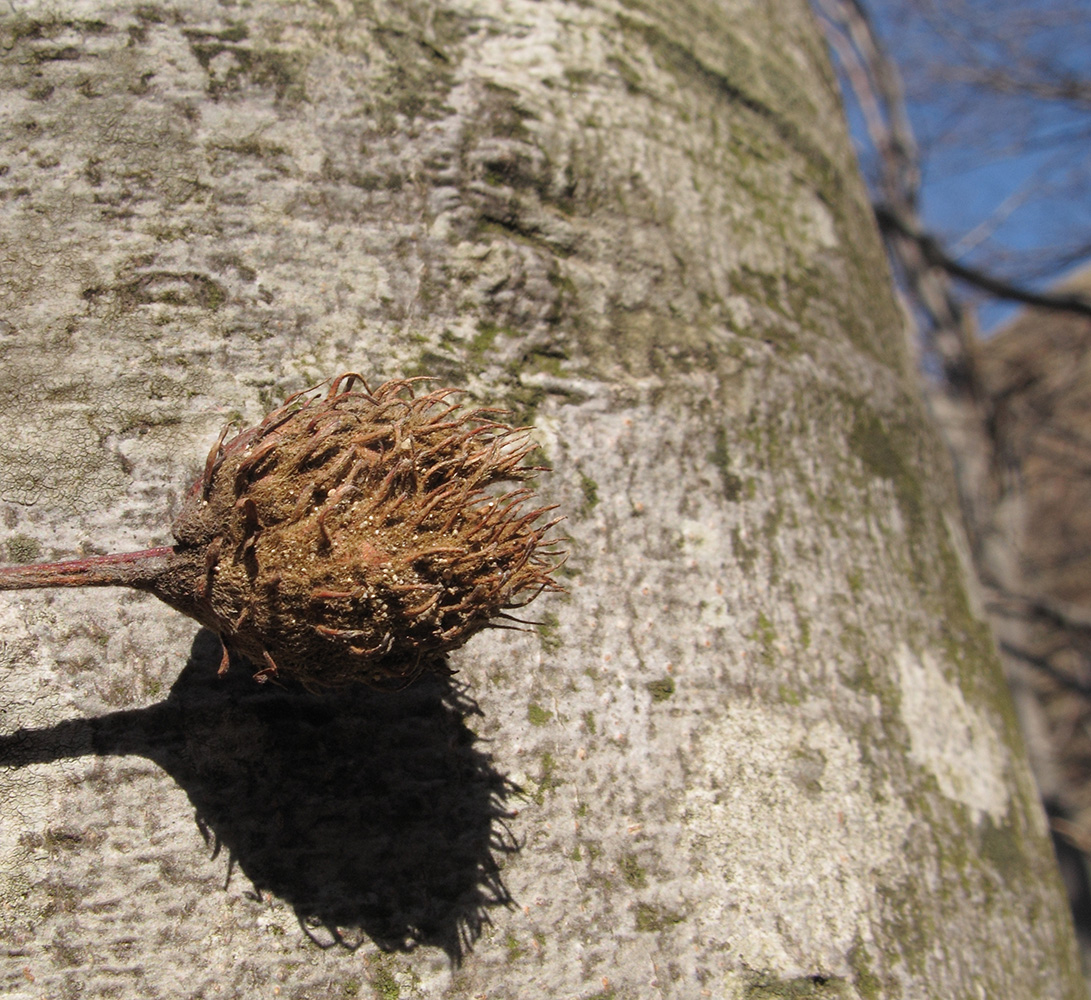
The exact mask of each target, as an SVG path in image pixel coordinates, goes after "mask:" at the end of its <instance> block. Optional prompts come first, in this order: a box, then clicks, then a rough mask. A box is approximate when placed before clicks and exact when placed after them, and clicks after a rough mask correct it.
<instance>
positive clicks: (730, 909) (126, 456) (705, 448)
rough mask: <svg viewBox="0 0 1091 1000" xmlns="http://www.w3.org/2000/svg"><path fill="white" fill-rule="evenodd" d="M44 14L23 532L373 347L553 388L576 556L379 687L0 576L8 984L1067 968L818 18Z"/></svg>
mask: <svg viewBox="0 0 1091 1000" xmlns="http://www.w3.org/2000/svg"><path fill="white" fill-rule="evenodd" d="M15 6H16V12H15V13H13V14H7V15H5V17H4V20H3V22H0V32H2V35H0V42H2V45H0V53H2V58H0V73H2V87H3V95H4V97H3V102H2V113H3V128H2V129H0V134H2V135H3V136H4V139H3V141H2V146H0V165H2V166H0V170H2V176H0V185H2V189H3V196H4V200H3V207H2V209H0V211H2V214H0V242H2V246H3V255H4V261H5V263H4V267H3V272H2V279H0V296H2V298H0V303H2V305H0V315H2V320H0V352H2V353H0V359H2V360H0V363H2V366H3V367H2V369H0V377H2V383H3V384H2V390H3V391H2V393H0V400H2V404H0V405H2V407H3V427H4V433H5V436H6V439H7V444H6V446H5V447H4V449H3V450H2V452H0V497H2V499H3V501H4V508H3V511H4V516H5V518H6V525H7V529H8V533H7V535H6V538H7V549H8V555H9V557H11V558H12V559H14V560H24V561H27V560H30V559H33V558H37V557H43V558H46V557H48V558H52V557H64V556H70V555H73V554H75V553H77V552H79V551H81V550H84V551H99V550H102V549H123V548H141V547H145V546H149V545H154V544H163V543H166V542H169V540H170V539H169V533H168V530H167V525H168V524H169V520H170V517H171V516H172V515H173V514H174V513H176V512H177V510H178V507H179V496H180V494H181V492H182V491H183V490H184V489H185V487H186V486H187V485H188V482H189V481H190V480H191V479H192V478H194V477H196V475H197V474H198V472H199V471H200V467H201V464H202V462H203V457H204V455H205V453H206V452H207V448H208V446H209V445H210V444H211V442H212V441H213V440H214V439H215V437H216V434H217V433H218V431H219V429H220V427H221V426H222V425H223V423H225V422H226V421H227V420H228V419H229V418H232V417H236V416H241V417H242V418H243V419H245V420H246V421H248V422H250V421H252V420H254V419H256V418H257V417H258V416H260V414H261V413H262V412H263V411H264V410H265V409H267V408H268V407H269V406H271V405H272V404H273V403H274V402H277V401H279V399H280V398H282V397H283V396H284V395H285V394H286V393H287V392H288V391H291V390H295V389H299V388H302V387H303V386H305V385H308V384H313V383H315V382H317V381H319V380H320V379H322V378H324V377H326V376H328V375H331V374H335V373H337V372H339V371H341V370H344V369H357V370H361V371H363V372H365V373H366V374H367V375H368V376H369V377H370V378H372V379H373V380H375V381H380V380H382V379H384V378H387V377H393V376H400V375H406V374H429V375H435V376H438V377H440V378H442V379H444V380H445V381H450V382H453V383H459V384H463V385H465V386H466V387H467V388H468V389H469V391H470V392H471V394H472V396H473V397H474V398H475V399H480V400H482V401H487V402H490V403H499V404H503V405H507V406H510V407H512V408H513V409H515V410H516V411H517V412H518V414H519V416H520V417H521V418H522V419H524V420H526V421H528V422H533V424H534V426H535V428H536V433H537V435H538V437H539V440H540V441H541V445H542V452H543V456H544V461H546V462H548V463H549V464H550V465H552V467H553V470H554V471H553V472H552V474H550V475H549V476H548V477H546V478H545V480H544V481H543V483H542V492H543V493H544V495H545V496H546V497H547V498H548V499H549V500H550V501H551V502H557V503H560V504H561V505H562V506H563V508H564V509H565V510H566V511H567V513H568V514H569V519H568V521H567V522H566V532H567V534H568V536H569V541H568V543H567V547H568V549H569V551H570V561H569V564H568V576H567V585H568V587H569V592H568V594H567V595H564V596H557V597H553V598H548V599H544V600H542V601H540V602H538V603H537V604H536V605H535V606H534V608H533V611H534V612H535V613H536V614H537V616H538V617H539V618H540V620H541V624H539V625H538V626H537V628H536V630H535V631H534V632H532V633H529V634H528V633H511V632H502V633H496V634H490V635H486V636H479V637H477V638H476V639H475V640H474V641H473V642H472V643H471V644H470V645H469V646H468V647H466V648H465V649H464V650H461V651H460V652H459V653H458V654H456V655H455V656H454V657H453V661H454V663H455V665H456V666H457V667H458V668H459V670H460V673H459V674H458V676H457V680H458V682H459V683H458V684H440V683H438V682H436V683H427V684H423V685H421V686H419V687H415V688H413V689H410V690H409V691H407V692H403V693H402V694H400V695H379V694H374V693H370V692H360V691H353V692H347V693H344V694H340V695H337V696H332V697H316V696H310V695H305V694H302V693H299V692H295V691H292V690H287V689H281V690H277V689H272V690H270V689H268V688H258V687H257V686H255V685H254V684H253V682H252V681H250V680H249V678H248V677H247V676H246V674H245V671H237V674H238V676H231V677H229V678H228V679H226V680H224V681H217V680H216V678H215V669H216V664H217V659H218V650H217V648H216V644H215V642H214V640H213V639H212V638H211V637H210V636H209V635H208V634H207V633H198V634H197V637H196V639H195V638H194V634H195V626H193V625H192V624H191V623H190V622H189V621H187V620H185V619H183V618H181V617H180V616H178V615H176V614H175V613H174V612H172V611H170V610H169V609H167V608H166V607H164V606H161V605H159V604H157V603H155V602H154V601H152V600H151V599H147V598H144V597H142V596H140V595H132V594H122V593H118V594H117V595H116V597H115V595H114V594H113V592H108V591H101V592H88V593H79V592H63V593H55V594H51V593H41V594H20V595H4V597H3V599H2V600H0V623H2V629H3V631H2V633H0V635H2V640H3V641H2V645H0V678H2V684H3V692H4V697H3V707H2V709H0V720H2V725H3V727H4V730H5V732H7V733H9V734H11V735H10V736H8V737H6V738H5V739H4V740H3V742H2V744H0V753H2V757H0V760H3V761H4V762H5V764H6V765H7V767H6V769H5V770H4V771H3V773H2V774H0V796H2V803H3V809H2V814H0V859H2V860H0V873H2V884H0V903H2V911H0V914H2V920H3V924H4V928H3V929H4V942H5V946H6V949H7V950H6V953H5V957H4V959H3V963H2V973H3V982H4V988H5V990H6V992H7V993H8V995H11V996H26V997H37V996H42V995H46V996H50V997H53V996H68V995H73V996H74V995H75V994H76V992H77V991H78V990H79V989H80V988H82V996H84V997H91V996H96V997H97V996H107V995H116V994H117V993H118V992H120V993H124V994H126V995H131V996H142V995H166V996H209V997H211V996H244V995H246V996H249V995H258V994H259V993H260V994H261V995H273V994H277V993H278V991H279V994H280V995H284V996H297V997H306V998H308V1000H310V998H318V997H345V996H352V995H361V996H369V995H377V996H380V997H383V998H391V997H395V996H405V997H413V996H424V997H439V996H444V997H466V998H469V997H479V996H489V997H516V996H557V997H580V998H584V1000H590V998H591V997H599V998H602V1000H605V998H607V997H615V998H618V1000H620V998H623V997H644V996H670V997H693V996H712V997H762V996H773V995H777V996H779V995H788V994H791V995H793V996H807V995H813V996H816V997H866V998H874V997H887V996H889V997H899V996H906V997H908V996H937V997H938V996H942V997H950V998H957V997H979V996H1009V997H1020V996H1042V997H1045V996H1049V997H1077V996H1082V995H1083V994H1082V992H1081V991H1082V989H1083V987H1082V985H1081V982H1080V977H1079V969H1078V967H1077V963H1076V959H1075V952H1074V947H1073V941H1072V933H1071V928H1070V924H1069V917H1068V914H1067V912H1066V910H1065V906H1064V902H1063V898H1062V895H1061V892H1060V888H1059V884H1058V880H1057V877H1056V874H1055V871H1054V865H1053V859H1052V855H1051V853H1050V848H1049V843H1048V840H1047V837H1046V828H1045V821H1044V817H1043V815H1042V813H1041V810H1040V807H1039V805H1038V803H1037V798H1036V794H1035V790H1034V787H1033V784H1032V781H1031V779H1030V776H1029V772H1028V769H1027V765H1026V762H1025V757H1024V754H1023V750H1022V748H1021V743H1020V739H1019V736H1018V734H1017V730H1016V725H1015V721H1014V716H1013V713H1012V710H1011V705H1010V700H1009V697H1008V694H1007V691H1006V690H1005V688H1004V685H1003V681H1002V679H1001V676H1000V673H999V670H998V667H997V663H996V657H995V652H994V647H993V642H992V639H991V637H990V635H989V633H988V631H987V629H986V628H985V627H984V626H983V625H982V624H981V620H980V614H979V611H978V609H977V607H976V606H975V603H974V598H973V595H972V594H971V593H969V592H968V590H967V585H966V573H965V568H964V545H963V543H962V536H961V533H960V531H959V529H958V527H957V525H956V523H955V521H954V520H952V514H951V512H952V511H953V510H954V509H955V508H954V504H953V499H952V495H951V487H950V479H949V473H948V470H947V466H946V462H945V459H944V457H943V453H942V450H941V449H940V447H939V446H938V445H937V443H936V440H935V437H934V435H933V433H932V431H931V430H930V429H929V428H928V427H927V425H926V423H925V421H924V419H923V417H922V414H921V408H920V406H919V403H918V400H917V395H916V391H915V387H914V379H913V376H912V374H911V373H910V371H909V367H908V364H907V359H906V356H905V351H904V347H903V320H902V317H901V316H900V315H899V313H898V312H897V310H896V308H895V305H894V301H893V297H892V293H891V289H890V282H889V276H888V273H887V270H886V266H885V262H884V258H883V252H882V249H881V247H880V245H879V242H878V239H877V237H876V234H875V231H874V226H873V223H872V221H871V215H870V211H869V209H868V206H867V203H866V200H865V197H864V193H863V190H862V188H861V186H860V184H859V181H858V180H857V177H856V174H855V164H854V162H853V157H852V153H851V149H850V146H849V143H848V140H847V138H846V136H845V132H844V128H843V124H842V121H841V115H840V110H839V105H838V99H837V95H836V88H835V84H834V81H833V79H832V76H831V74H830V72H829V70H828V67H827V63H826V57H825V53H824V51H823V48H822V44H821V41H820V38H819V34H818V32H817V30H816V28H815V26H814V24H813V23H812V20H811V16H810V14H809V12H808V11H807V9H806V5H805V4H804V3H803V2H802V0H800V2H796V0H779V2H773V3H766V4H760V5H751V4H741V3H730V4H724V3H712V2H701V0H692V2H688V3H679V2H677V0H671V2H669V3H668V2H666V0H646V2H644V3H631V4H615V3H611V2H609V0H602V2H599V3H593V4H592V3H585V4H575V3H561V2H554V0H544V2H539V3H530V2H519V0H510V2H500V0H475V2H473V3H469V2H465V3H458V2H454V3H445V4H442V5H439V4H435V3H430V2H424V0H421V2H414V0H405V2H389V3H387V2H374V3H370V4H368V3H364V4H360V5H357V6H356V7H353V6H351V5H349V4H347V3H344V4H342V3H336V2H327V3H323V4H314V5H298V6H290V5H288V4H284V3H279V2H266V3H261V2H255V3H253V4H249V5H245V6H233V5H225V4H213V3H198V2H191V3H185V4H179V5H176V6H170V7H168V6H162V7H160V6H156V5H151V4H140V5H129V4H121V3H119V4H115V5H106V4H92V3H85V4H76V3H72V4H57V5H54V6H53V7H52V8H51V10H52V11H53V13H52V14H50V15H49V16H43V15H42V14H41V12H40V8H38V7H37V6H35V7H33V8H32V7H30V6H28V7H26V8H25V9H23V8H20V6H19V5H15ZM195 810H196V815H197V823H196V825H195V824H194V822H193V817H194V811H195ZM356 945H359V947H358V948H356V947H355V946H356ZM321 946H328V947H321ZM418 946H420V947H418ZM460 957H461V964H458V963H457V962H456V963H452V962H450V961H449V958H456V959H458V958H460Z"/></svg>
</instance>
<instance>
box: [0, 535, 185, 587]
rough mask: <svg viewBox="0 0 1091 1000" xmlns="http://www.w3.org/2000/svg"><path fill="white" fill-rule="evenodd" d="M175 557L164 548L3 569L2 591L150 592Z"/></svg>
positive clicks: (169, 549) (0, 579)
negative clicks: (123, 589)
mask: <svg viewBox="0 0 1091 1000" xmlns="http://www.w3.org/2000/svg"><path fill="white" fill-rule="evenodd" d="M174 558H176V557H175V553H174V549H173V548H171V547H170V546H169V545H164V546H162V547H160V548H157V549H144V550H143V551H141V552H120V553H115V554H112V555H108V556H88V557H87V558H85V559H69V560H67V561H66V562H56V563H33V564H32V565H29V566H0V590H31V589H33V588H35V587H137V588H140V589H147V588H148V587H149V586H150V585H151V583H152V582H153V581H154V580H155V579H156V578H157V577H158V576H159V575H160V574H161V573H162V572H163V571H164V570H165V569H166V568H167V567H168V566H169V565H170V563H171V561H172V560H173V559H174Z"/></svg>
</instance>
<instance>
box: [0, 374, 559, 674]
mask: <svg viewBox="0 0 1091 1000" xmlns="http://www.w3.org/2000/svg"><path fill="white" fill-rule="evenodd" d="M421 382H424V383H427V382H428V380H427V379H403V380H396V381H391V382H386V383H384V384H383V385H380V386H379V387H378V388H376V389H374V390H372V389H370V388H369V387H368V386H367V383H366V382H365V381H364V379H363V378H362V377H361V376H360V375H358V374H356V373H354V372H349V373H346V374H344V375H340V376H338V377H337V378H334V379H332V380H331V381H330V382H329V383H328V390H327V391H326V392H325V393H322V392H321V391H316V390H313V389H312V390H307V391H306V392H302V393H297V394H296V395H294V396H291V397H290V398H288V399H287V400H286V401H285V402H284V404H283V405H282V406H280V407H278V408H277V409H275V410H273V411H272V412H271V413H270V414H269V415H268V416H266V417H265V419H264V420H262V421H261V423H259V424H258V425H257V426H255V427H251V428H249V429H248V430H245V431H243V432H241V433H239V434H237V435H236V436H234V437H233V438H231V439H230V440H226V441H225V438H226V431H225V433H224V434H221V436H220V440H219V441H217V442H216V444H215V445H214V446H213V448H212V451H211V452H210V453H209V455H208V460H207V462H206V464H205V468H204V472H203V474H202V475H201V477H200V478H199V479H198V480H197V482H195V483H194V484H193V487H192V488H191V490H190V491H189V494H188V496H187V498H186V500H185V503H184V505H183V508H182V511H181V514H180V515H179V516H178V518H177V520H176V521H175V522H174V524H173V525H172V532H173V534H174V537H175V539H176V544H175V545H174V546H171V547H165V548H160V549H149V550H146V551H144V552H135V553H125V554H121V555H109V556H96V557H91V558H88V559H77V560H72V561H70V562H65V563H53V564H39V565H36V566H14V567H8V568H5V569H2V570H0V589H24V588H28V587H43V586H110V585H120V586H129V587H135V588H137V589H140V590H147V591H151V592H152V593H153V594H155V595H156V596H158V597H159V598H161V599H162V600H164V601H165V602H166V603H167V604H169V605H171V606H172V607H174V608H177V609H178V610H179V611H182V612H184V613H185V614H187V615H189V616H190V617H191V618H195V619H196V620H197V621H199V622H200V623H201V624H202V625H205V626H207V627H208V628H210V629H212V630H213V631H214V632H216V633H217V634H218V635H219V636H220V639H221V641H222V642H223V647H224V652H223V660H222V663H221V671H223V670H226V669H227V667H228V664H229V653H230V652H232V651H233V652H236V653H238V654H240V655H241V656H242V657H244V658H245V659H246V660H248V661H249V662H250V663H251V664H252V665H253V670H254V675H255V677H256V678H257V679H258V680H259V681H264V680H269V679H271V678H274V677H281V678H291V679H294V680H297V681H299V682H301V683H302V684H303V685H305V686H306V687H309V688H312V689H313V688H322V687H331V686H339V685H345V684H349V683H356V682H362V683H365V684H371V685H376V686H388V685H391V684H394V685H397V684H401V683H406V682H408V681H410V680H412V679H413V678H414V677H415V676H416V675H417V674H419V673H420V672H421V671H422V670H428V669H431V670H437V671H442V670H445V669H446V667H445V661H444V654H445V653H447V652H449V651H450V650H453V649H456V648H457V647H459V646H461V645H462V644H463V643H465V642H466V640H467V639H469V638H470V637H471V636H472V635H474V633H476V632H479V631H481V630H482V629H484V628H486V627H489V626H498V627H506V625H505V623H506V621H508V620H512V619H510V616H509V615H508V612H510V611H511V610H514V609H516V608H519V607H521V606H523V605H524V604H526V603H528V602H529V601H530V600H532V599H533V598H534V597H536V596H537V595H538V594H540V593H541V592H542V591H548V590H560V589H561V588H560V587H559V585H558V584H557V583H556V582H555V580H554V577H553V573H554V571H555V570H556V569H557V568H558V566H559V565H560V562H561V560H560V558H559V556H558V554H557V553H556V551H555V548H554V545H553V543H552V542H550V541H549V539H548V538H547V537H546V534H547V532H548V531H549V529H550V528H551V527H552V526H553V525H554V524H556V522H557V520H559V518H558V519H553V520H546V515H547V514H548V513H549V512H550V511H552V510H553V509H554V508H552V507H539V506H535V505H534V503H533V499H534V495H533V493H532V492H531V490H530V489H528V488H527V487H526V486H525V485H519V484H523V483H526V482H527V481H528V480H529V479H530V478H532V477H533V475H534V474H535V473H536V472H537V471H540V470H539V469H537V468H535V467H532V466H528V465H527V464H526V460H527V458H528V456H529V455H530V453H531V452H532V451H533V449H534V447H535V446H534V443H533V442H532V441H531V440H530V438H529V435H528V432H527V429H526V428H516V427H511V426H509V425H507V424H505V423H503V422H502V421H501V420H500V419H498V418H499V417H500V416H502V411H496V410H487V409H465V408H463V407H461V406H460V405H459V404H458V403H457V402H455V401H454V400H453V399H452V397H453V396H455V395H456V394H457V393H458V390H456V389H436V390H432V391H426V392H424V393H423V394H420V395H417V394H416V393H415V391H414V390H415V389H416V388H417V384H418V383H421ZM325 385H326V384H325V383H324V384H323V385H322V386H320V387H318V390H321V389H323V388H325ZM501 483H514V484H516V485H515V486H514V488H508V489H507V491H506V492H505V491H504V490H501V489H498V487H497V484H501Z"/></svg>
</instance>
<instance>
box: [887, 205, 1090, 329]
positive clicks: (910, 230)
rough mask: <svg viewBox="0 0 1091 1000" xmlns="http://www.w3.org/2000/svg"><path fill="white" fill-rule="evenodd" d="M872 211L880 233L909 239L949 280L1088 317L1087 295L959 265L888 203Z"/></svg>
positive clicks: (1028, 303)
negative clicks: (1038, 287)
mask: <svg viewBox="0 0 1091 1000" xmlns="http://www.w3.org/2000/svg"><path fill="white" fill-rule="evenodd" d="M874 208H875V218H876V219H877V220H878V222H879V227H880V228H881V229H882V230H883V232H895V233H897V234H898V235H899V236H903V237H905V238H906V239H908V240H912V241H913V242H914V243H916V244H917V246H918V247H919V248H920V251H921V253H922V254H923V256H924V259H925V260H926V261H928V263H929V264H932V265H933V266H935V267H940V268H942V269H943V270H944V271H946V272H947V273H948V274H949V275H951V277H953V278H958V279H959V281H965V282H966V283H967V284H969V285H973V286H974V287H975V288H980V289H981V290H982V291H985V292H988V293H989V294H990V295H994V296H996V298H998V299H1006V300H1007V301H1010V302H1022V303H1023V304H1024V305H1028V306H1037V307H1038V308H1040V309H1057V310H1060V311H1062V312H1071V313H1075V314H1076V315H1077V316H1088V317H1091V300H1089V299H1088V298H1087V297H1086V296H1084V295H1076V294H1071V293H1067V294H1066V293H1063V292H1035V291H1033V290H1031V289H1029V288H1021V287H1020V286H1018V285H1015V284H1013V283H1011V282H1009V281H1005V280H1004V279H1003V278H998V277H997V276H996V275H993V274H988V273H986V272H985V271H981V270H978V269H977V268H974V267H969V266H968V265H966V264H961V263H959V262H958V261H957V260H955V259H954V258H953V257H951V255H950V254H948V253H947V251H946V250H944V249H943V246H942V245H941V244H940V242H939V240H938V239H936V237H934V236H932V235H930V234H928V233H926V232H923V231H921V230H920V229H919V228H918V227H917V226H916V225H914V224H913V222H912V221H910V220H909V219H907V218H906V217H905V214H904V213H902V212H899V211H898V210H897V209H895V208H894V207H893V206H891V205H887V204H878V205H875V206H874Z"/></svg>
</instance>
